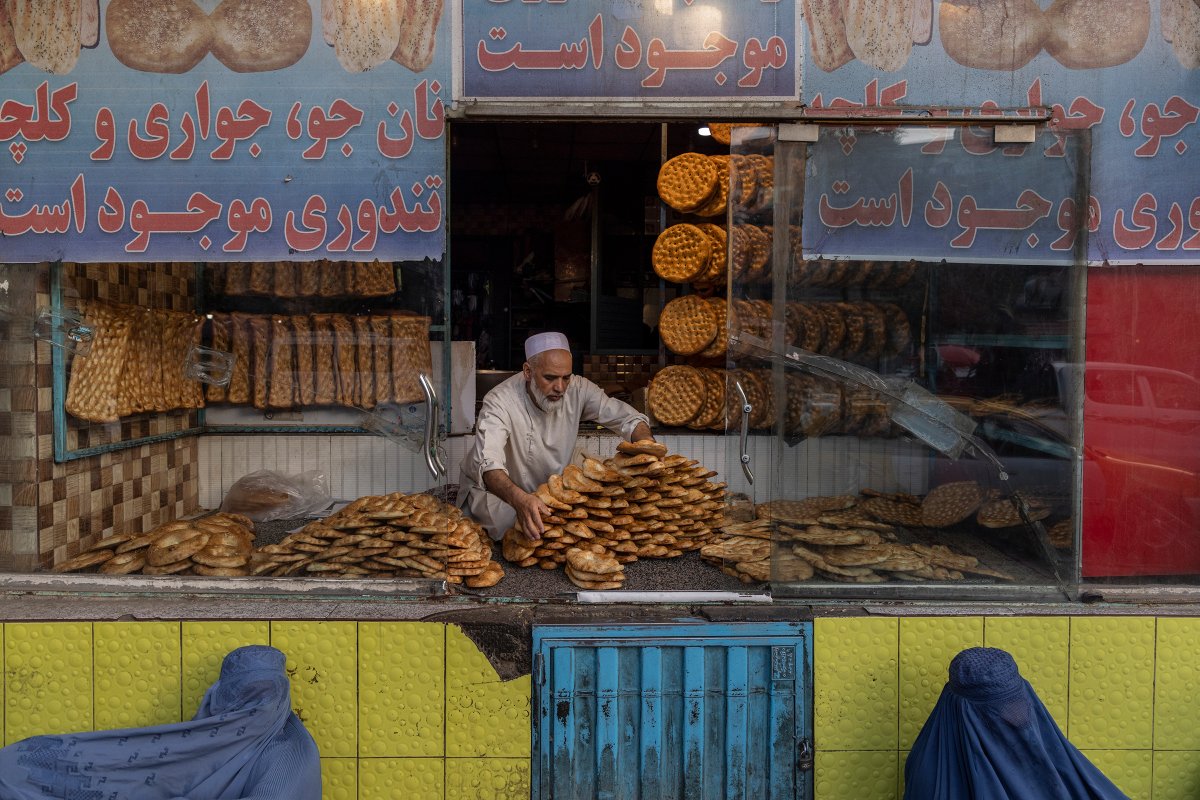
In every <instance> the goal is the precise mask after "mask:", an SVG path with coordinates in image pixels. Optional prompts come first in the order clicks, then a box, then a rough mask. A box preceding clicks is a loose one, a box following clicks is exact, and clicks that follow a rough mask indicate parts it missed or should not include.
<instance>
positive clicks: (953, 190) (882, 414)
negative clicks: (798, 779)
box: [727, 126, 1082, 596]
mask: <svg viewBox="0 0 1200 800" xmlns="http://www.w3.org/2000/svg"><path fill="white" fill-rule="evenodd" d="M780 133H781V134H783V135H781V136H778V137H777V136H776V135H774V134H773V133H772V134H771V135H762V134H761V133H759V132H757V131H754V130H753V129H746V130H742V131H741V132H740V134H739V129H738V128H735V129H734V136H733V148H732V159H731V168H732V172H731V179H730V180H731V185H741V186H743V187H745V186H748V185H750V184H754V185H755V187H756V189H755V191H753V192H751V191H745V190H743V192H742V193H741V194H738V195H735V194H734V193H733V192H732V191H731V198H732V199H733V200H734V204H733V206H732V207H731V210H730V228H731V230H738V228H739V226H755V227H757V228H758V229H760V230H765V231H767V232H768V233H769V235H770V237H771V257H770V261H769V263H768V264H767V265H766V267H765V268H764V269H761V270H759V271H756V270H755V268H754V266H753V264H751V266H747V267H746V268H744V269H739V268H738V267H737V266H736V265H737V264H738V263H739V255H738V252H737V247H738V245H737V243H736V241H733V242H731V255H730V263H731V264H732V265H735V266H734V267H732V268H731V281H730V298H731V300H730V306H731V318H732V319H733V320H734V323H733V325H734V333H735V336H736V339H737V341H735V342H734V343H733V344H731V346H730V356H729V358H728V364H727V366H728V373H727V374H728V375H729V378H728V380H729V383H730V386H731V387H733V388H734V390H735V391H736V384H741V385H742V386H743V389H745V387H746V385H747V384H752V385H753V391H752V392H750V394H754V395H755V396H756V397H755V398H752V400H754V399H756V400H757V402H751V403H750V405H751V406H754V407H759V406H761V407H764V408H766V409H768V411H764V412H761V413H751V414H749V415H748V417H749V425H748V428H749V430H748V432H747V435H746V436H745V440H746V442H747V443H746V445H745V446H744V447H743V445H742V437H741V436H740V433H741V431H740V429H739V430H738V431H737V433H738V434H739V435H738V436H736V437H735V436H732V435H731V436H730V445H729V453H730V454H729V457H728V459H727V461H728V466H729V468H730V469H733V468H734V467H735V466H737V467H740V466H741V464H742V461H743V454H745V455H746V456H747V457H748V460H749V466H750V468H751V470H752V471H753V472H754V473H755V475H754V478H755V480H754V482H753V484H751V485H750V486H749V487H748V490H747V494H748V496H749V499H750V501H751V503H752V504H753V508H754V514H755V515H756V516H757V517H759V518H772V519H774V521H775V524H774V526H773V527H774V547H773V556H772V558H773V562H772V570H773V573H772V578H773V590H774V591H775V592H776V593H777V594H797V595H804V594H826V593H834V594H845V593H851V594H864V593H866V594H881V593H882V594H885V595H886V594H889V593H901V594H905V593H907V594H914V593H915V594H923V595H929V594H933V595H936V596H973V595H980V596H988V595H989V594H997V593H1001V594H1003V593H1006V592H1009V593H1011V592H1019V593H1023V594H1029V593H1035V594H1036V593H1046V594H1053V593H1055V592H1057V591H1059V590H1060V588H1061V587H1062V585H1063V584H1064V581H1066V580H1069V579H1070V577H1071V575H1072V574H1073V573H1074V570H1075V560H1074V559H1075V555H1074V549H1073V548H1074V536H1073V531H1074V525H1075V522H1074V514H1073V512H1074V508H1075V494H1074V492H1073V491H1072V487H1073V486H1074V475H1073V471H1072V470H1073V466H1072V465H1073V456H1074V454H1075V452H1076V448H1075V444H1074V443H1075V440H1076V434H1075V430H1076V426H1077V422H1078V415H1077V413H1076V410H1075V406H1073V405H1072V404H1071V402H1070V399H1069V397H1067V396H1064V395H1063V394H1061V393H1060V389H1059V382H1058V380H1057V377H1056V376H1057V373H1056V365H1058V364H1063V363H1070V362H1072V361H1073V360H1078V356H1079V348H1080V342H1079V338H1078V336H1077V335H1076V333H1075V331H1076V324H1075V321H1076V319H1077V306H1078V304H1079V303H1081V301H1082V291H1081V286H1082V280H1081V275H1080V270H1079V269H1078V268H1075V267H1073V266H1072V264H1073V262H1074V259H1075V248H1076V241H1075V240H1076V238H1077V236H1076V234H1077V231H1076V229H1075V225H1074V221H1073V214H1072V210H1073V208H1074V203H1075V198H1076V194H1077V192H1078V185H1077V184H1078V181H1077V177H1078V175H1079V171H1078V170H1077V168H1076V160H1077V158H1078V156H1079V153H1080V148H1078V146H1077V143H1076V142H1074V141H1072V140H1067V142H1066V143H1065V144H1064V146H1063V148H1062V151H1063V152H1065V153H1066V156H1065V157H1057V156H1051V155H1047V153H1056V152H1058V150H1056V149H1054V145H1055V144H1056V143H1057V140H1056V139H1055V138H1054V137H1053V136H1051V135H1046V136H1045V137H1044V140H1042V141H1039V142H1038V143H1036V144H1034V145H1020V146H1009V147H1005V146H1001V147H995V146H993V145H992V144H991V133H990V131H986V130H976V129H973V128H945V129H932V128H926V127H912V126H909V127H906V126H894V127H853V128H847V127H831V126H822V127H821V129H820V133H819V138H818V139H817V141H815V142H812V143H805V142H799V141H789V135H790V134H789V133H788V131H787V130H786V129H782V130H781V132H780ZM985 141H986V146H984V144H985ZM766 168H769V170H770V172H769V174H768V173H767V172H766V171H765V169H766ZM739 171H740V177H739ZM748 171H750V172H753V178H752V179H747V178H745V175H746V173H747V172H748ZM763 186H769V187H770V188H769V192H770V195H771V202H770V203H769V204H766V205H764V204H763V203H762V189H761V187H763ZM746 197H751V198H753V199H752V200H750V201H749V202H747V201H746V200H745V198H746ZM1056 212H1057V213H1056ZM1064 228H1065V230H1064ZM735 238H736V236H735V235H731V240H734V239H735ZM747 250H748V252H749V253H752V252H753V251H752V250H751V249H749V248H747ZM745 258H746V257H745V256H743V260H744V259H745ZM733 416H734V415H731V418H732V417H733ZM1052 532H1053V537H1052V536H1051V533H1052Z"/></svg>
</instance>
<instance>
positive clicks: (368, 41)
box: [321, 0, 442, 72]
mask: <svg viewBox="0 0 1200 800" xmlns="http://www.w3.org/2000/svg"><path fill="white" fill-rule="evenodd" d="M441 18H442V0H382V1H381V0H321V33H322V35H323V36H324V38H325V43H326V44H328V45H331V46H332V47H333V49H334V52H335V53H337V59H338V63H339V64H341V65H342V67H343V68H344V69H345V70H346V71H347V72H366V71H367V70H369V69H374V68H376V67H378V66H380V65H381V64H384V63H386V62H387V61H388V60H389V59H390V60H392V61H395V62H396V63H397V64H400V65H401V66H404V67H407V68H408V69H410V70H412V71H413V72H421V71H422V70H424V69H425V68H426V67H428V66H429V65H430V63H431V62H432V61H433V52H434V48H435V45H436V44H437V39H436V33H437V26H438V22H439V21H440V20H441Z"/></svg>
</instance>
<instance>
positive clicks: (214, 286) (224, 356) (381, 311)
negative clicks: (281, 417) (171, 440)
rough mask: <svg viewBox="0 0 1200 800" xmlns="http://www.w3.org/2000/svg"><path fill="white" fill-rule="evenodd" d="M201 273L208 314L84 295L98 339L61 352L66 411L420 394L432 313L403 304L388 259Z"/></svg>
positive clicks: (272, 406) (117, 414) (97, 415)
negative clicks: (63, 355)
mask: <svg viewBox="0 0 1200 800" xmlns="http://www.w3.org/2000/svg"><path fill="white" fill-rule="evenodd" d="M198 274H199V273H198ZM202 275H203V277H202V279H201V280H200V281H197V284H198V286H199V287H202V289H203V291H202V292H200V293H199V294H200V298H201V299H200V300H199V301H198V305H201V306H203V307H205V308H206V311H205V312H204V313H197V312H192V311H180V310H171V309H164V308H152V307H145V306H142V305H134V304H131V303H118V302H109V301H106V300H103V299H85V300H79V301H77V303H76V304H77V305H78V312H79V314H80V317H81V319H82V321H83V324H84V325H86V326H87V327H88V328H90V329H91V330H92V331H94V338H93V341H92V343H91V344H92V346H91V347H90V348H88V349H87V350H86V351H84V352H77V353H74V354H73V355H72V357H70V360H69V361H66V359H65V358H64V362H65V364H64V369H65V371H66V372H67V374H66V376H65V383H66V392H65V402H64V407H65V410H66V413H67V414H68V415H70V417H72V418H74V419H75V420H79V421H86V422H91V423H114V422H118V421H121V420H125V419H127V418H130V417H132V416H134V415H139V414H162V413H166V412H172V411H177V410H192V409H206V408H207V409H211V408H213V407H214V406H246V407H249V408H253V409H255V410H257V411H264V412H272V411H280V410H297V409H315V408H330V409H338V408H342V409H352V410H355V412H356V413H357V412H358V411H361V410H362V409H371V408H374V407H376V406H377V405H379V404H381V403H397V404H404V403H418V402H421V401H423V400H424V393H423V391H422V390H421V387H420V384H419V381H418V376H419V375H420V374H422V373H424V374H426V375H432V374H433V371H432V358H431V347H430V341H429V335H430V330H431V327H432V326H431V324H430V323H431V320H430V317H428V316H423V315H419V314H415V313H412V312H408V311H404V310H401V309H397V308H395V306H396V305H397V304H398V303H397V290H398V287H397V280H396V274H395V267H394V266H393V265H392V264H390V263H387V264H384V263H381V262H373V263H351V262H329V261H316V262H308V263H291V262H265V263H230V264H213V265H208V266H206V267H205V268H204V271H203V273H202ZM210 309H211V310H210ZM245 309H251V310H245ZM272 309H274V310H272ZM347 420H349V418H347ZM344 424H353V421H352V420H351V421H349V422H347V423H344Z"/></svg>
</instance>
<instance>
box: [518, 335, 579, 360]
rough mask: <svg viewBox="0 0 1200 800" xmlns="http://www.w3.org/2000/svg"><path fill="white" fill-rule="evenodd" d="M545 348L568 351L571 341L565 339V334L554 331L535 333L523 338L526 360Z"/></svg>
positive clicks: (569, 350)
mask: <svg viewBox="0 0 1200 800" xmlns="http://www.w3.org/2000/svg"><path fill="white" fill-rule="evenodd" d="M547 350H566V351H567V352H568V353H569V352H571V343H570V342H568V341H567V337H566V336H564V335H563V334H561V333H557V332H555V331H549V332H548V333H535V334H534V335H533V336H530V337H529V338H528V339H526V340H525V360H526V361H528V360H529V359H531V358H533V357H534V356H536V355H537V354H538V353H544V352H546V351H547Z"/></svg>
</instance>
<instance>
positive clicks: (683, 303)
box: [658, 294, 717, 356]
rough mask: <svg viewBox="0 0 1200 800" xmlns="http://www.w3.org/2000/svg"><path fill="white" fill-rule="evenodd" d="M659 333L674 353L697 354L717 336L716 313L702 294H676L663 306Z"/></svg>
mask: <svg viewBox="0 0 1200 800" xmlns="http://www.w3.org/2000/svg"><path fill="white" fill-rule="evenodd" d="M658 333H659V335H660V336H662V340H663V344H665V345H666V346H667V349H668V350H670V351H671V352H672V353H678V354H679V355H681V356H691V355H695V354H696V353H699V352H700V351H701V350H703V349H704V348H706V347H708V346H709V345H710V344H711V343H712V341H713V340H714V339H715V338H716V337H717V314H716V312H715V311H713V309H712V306H711V305H710V304H709V303H708V301H707V300H705V299H704V298H702V297H697V296H696V295H694V294H689V295H684V296H683V297H677V298H675V299H674V300H672V301H671V302H669V303H667V305H666V306H665V307H664V308H663V310H662V314H661V315H660V316H659V318H658Z"/></svg>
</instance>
